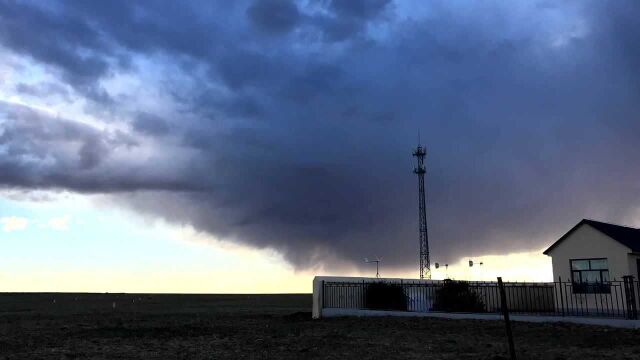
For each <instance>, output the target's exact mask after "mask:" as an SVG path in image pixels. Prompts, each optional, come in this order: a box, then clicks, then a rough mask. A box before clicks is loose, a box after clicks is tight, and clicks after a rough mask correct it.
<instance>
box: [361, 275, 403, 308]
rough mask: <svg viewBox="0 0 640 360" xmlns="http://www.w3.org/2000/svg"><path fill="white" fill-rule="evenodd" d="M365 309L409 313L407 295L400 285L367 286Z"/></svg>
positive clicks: (375, 284)
mask: <svg viewBox="0 0 640 360" xmlns="http://www.w3.org/2000/svg"><path fill="white" fill-rule="evenodd" d="M365 295H366V296H365V307H366V308H367V309H371V310H399V311H407V295H406V294H405V293H404V290H403V289H402V285H399V284H387V283H383V282H378V283H371V284H367V287H366V293H365Z"/></svg>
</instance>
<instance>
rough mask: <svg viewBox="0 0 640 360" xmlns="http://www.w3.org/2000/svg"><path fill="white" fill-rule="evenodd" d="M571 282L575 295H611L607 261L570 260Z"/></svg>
mask: <svg viewBox="0 0 640 360" xmlns="http://www.w3.org/2000/svg"><path fill="white" fill-rule="evenodd" d="M570 263H571V281H572V282H573V292H574V293H575V294H603V293H607V294H608V293H610V292H611V287H610V285H609V265H608V263H607V259H576V260H570Z"/></svg>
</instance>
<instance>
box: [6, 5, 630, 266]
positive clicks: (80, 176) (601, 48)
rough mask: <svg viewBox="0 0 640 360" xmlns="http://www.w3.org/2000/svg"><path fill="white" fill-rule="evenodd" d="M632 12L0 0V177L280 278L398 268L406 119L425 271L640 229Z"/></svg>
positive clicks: (412, 246)
mask: <svg viewBox="0 0 640 360" xmlns="http://www.w3.org/2000/svg"><path fill="white" fill-rule="evenodd" d="M639 10H640V9H639V7H638V6H637V5H636V3H635V2H633V1H628V2H625V1H611V2H595V3H588V2H581V3H572V2H565V3H562V4H554V3H550V2H544V1H541V2H538V3H533V2H532V3H529V4H523V3H511V2H482V3H475V2H468V3H464V2H463V3H451V2H444V1H443V2H438V1H433V2H428V3H425V2H422V1H416V2H410V1H402V2H391V1H338V0H334V1H328V0H327V1H308V2H306V1H305V2H299V3H296V2H286V1H249V2H234V3H233V4H229V3H228V2H220V3H217V4H203V3H199V2H193V3H184V2H181V3H171V2H169V3H162V4H160V3H132V2H129V1H122V2H120V1H109V2H100V3H95V2H92V3H82V2H77V3H57V2H53V3H49V4H46V5H45V4H42V3H39V2H33V3H29V2H24V3H10V2H0V14H1V15H0V46H1V47H0V53H2V54H4V55H6V56H3V57H2V58H3V59H4V60H0V62H2V63H0V71H2V72H0V73H1V74H5V75H3V77H4V80H6V81H3V82H2V83H3V85H1V87H0V95H2V99H3V100H2V101H1V102H0V184H1V185H2V186H4V187H11V188H22V189H33V190H36V189H37V190H42V189H66V190H70V191H75V192H83V193H107V194H109V196H110V198H111V200H112V201H113V202H114V203H115V204H117V205H119V206H125V207H128V208H131V209H133V210H135V211H138V212H141V213H143V214H147V215H150V216H157V217H161V218H164V219H167V220H169V221H171V222H175V223H180V224H190V225H192V226H194V227H195V228H196V229H198V230H200V231H204V232H207V233H209V234H212V235H214V236H216V237H218V238H222V239H225V240H228V241H236V242H241V243H243V244H248V245H251V246H254V247H258V248H263V247H271V248H274V249H276V250H278V251H280V252H282V253H283V254H284V255H285V256H286V258H287V259H288V260H289V261H290V262H291V263H292V264H293V265H294V266H296V267H297V268H304V267H308V266H313V265H317V264H324V265H336V266H337V265H343V264H356V265H358V264H359V263H360V262H361V258H363V257H365V256H369V257H371V256H376V255H377V256H382V257H383V259H384V261H385V263H386V264H387V266H394V267H398V268H413V267H414V265H415V264H416V263H417V244H418V241H417V221H416V220H417V199H416V191H417V186H416V179H415V176H414V175H413V174H412V173H411V169H412V163H411V156H410V154H411V147H412V146H414V145H415V143H416V142H417V139H416V138H417V132H418V131H420V132H421V139H422V142H423V143H425V144H426V145H427V148H428V157H427V167H428V173H427V189H428V196H427V197H428V199H427V203H428V222H429V235H430V239H431V243H432V252H433V254H434V255H433V256H434V259H435V261H442V262H444V261H452V260H453V259H455V258H457V257H461V256H473V255H480V254H489V253H496V252H499V253H502V252H510V251H519V250H533V249H538V248H541V247H543V246H544V245H546V244H547V243H548V242H550V241H552V240H554V238H555V237H558V236H559V235H561V233H562V232H563V231H565V230H566V229H568V228H569V227H570V226H571V225H573V224H574V223H576V222H577V221H578V220H579V219H580V218H582V217H593V218H600V219H604V220H611V221H617V222H626V223H635V224H637V225H640V215H639V214H640V212H639V208H638V205H637V204H638V203H639V202H638V200H639V198H640V182H638V180H637V179H638V178H639V175H640V161H639V160H638V159H640V156H639V155H640V147H638V145H637V144H638V142H639V140H640V121H639V120H640V119H638V116H637V114H638V107H639V105H638V104H640V101H639V100H640V93H639V90H640V88H639V87H638V84H640V82H639V81H638V80H639V78H638V74H637V71H636V69H637V66H638V64H639V63H640V43H638V42H637V41H636V40H637V38H638V35H640V26H638V23H637V22H636V21H635V19H636V17H637V15H640V11H639ZM7 74H14V75H12V76H10V75H7ZM52 109H53V110H52Z"/></svg>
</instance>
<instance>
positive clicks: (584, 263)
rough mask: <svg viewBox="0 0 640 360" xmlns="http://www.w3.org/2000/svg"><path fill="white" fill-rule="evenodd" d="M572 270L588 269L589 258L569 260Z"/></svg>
mask: <svg viewBox="0 0 640 360" xmlns="http://www.w3.org/2000/svg"><path fill="white" fill-rule="evenodd" d="M571 269H572V270H589V260H571Z"/></svg>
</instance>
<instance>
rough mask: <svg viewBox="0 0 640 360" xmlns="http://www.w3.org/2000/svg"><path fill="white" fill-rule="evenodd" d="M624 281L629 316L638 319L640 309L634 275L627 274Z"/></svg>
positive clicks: (623, 278)
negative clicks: (637, 306) (637, 304)
mask: <svg viewBox="0 0 640 360" xmlns="http://www.w3.org/2000/svg"><path fill="white" fill-rule="evenodd" d="M622 280H623V281H624V293H625V300H626V301H627V317H628V318H629V319H631V320H638V310H637V308H636V294H635V289H634V287H633V276H631V275H625V276H623V277H622Z"/></svg>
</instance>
